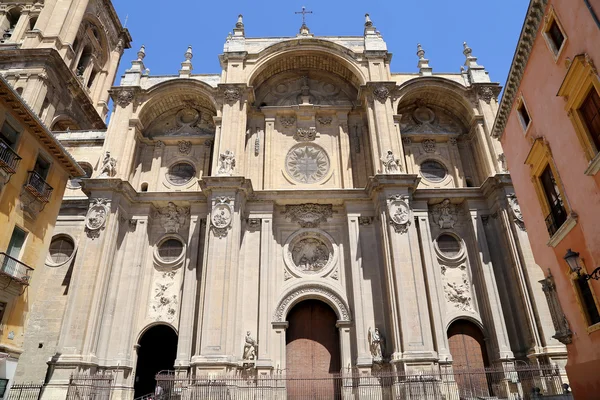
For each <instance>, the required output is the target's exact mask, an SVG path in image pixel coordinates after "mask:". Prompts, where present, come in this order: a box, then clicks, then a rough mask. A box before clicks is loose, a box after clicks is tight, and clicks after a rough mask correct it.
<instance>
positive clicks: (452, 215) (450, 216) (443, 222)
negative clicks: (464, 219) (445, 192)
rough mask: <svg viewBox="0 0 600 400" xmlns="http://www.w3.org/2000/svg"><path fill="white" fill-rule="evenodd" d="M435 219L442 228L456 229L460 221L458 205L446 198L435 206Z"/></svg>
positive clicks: (433, 213) (433, 214) (433, 212)
mask: <svg viewBox="0 0 600 400" xmlns="http://www.w3.org/2000/svg"><path fill="white" fill-rule="evenodd" d="M432 216H433V221H434V222H435V223H436V225H438V226H439V227H440V229H454V225H455V224H456V222H457V221H458V207H457V206H456V205H454V204H452V203H450V200H449V199H444V201H442V202H441V203H439V204H436V205H435V206H433V211H432Z"/></svg>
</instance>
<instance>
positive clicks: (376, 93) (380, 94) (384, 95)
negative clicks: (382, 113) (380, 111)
mask: <svg viewBox="0 0 600 400" xmlns="http://www.w3.org/2000/svg"><path fill="white" fill-rule="evenodd" d="M373 97H375V98H376V99H377V100H378V101H380V102H381V103H385V102H386V100H387V99H388V97H390V89H388V88H387V87H385V86H383V85H381V86H377V87H376V88H374V89H373Z"/></svg>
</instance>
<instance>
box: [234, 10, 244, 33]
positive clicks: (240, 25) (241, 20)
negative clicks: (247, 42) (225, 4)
mask: <svg viewBox="0 0 600 400" xmlns="http://www.w3.org/2000/svg"><path fill="white" fill-rule="evenodd" d="M235 27H236V28H238V29H242V28H243V27H244V16H243V15H242V14H240V15H238V19H237V22H236V23H235Z"/></svg>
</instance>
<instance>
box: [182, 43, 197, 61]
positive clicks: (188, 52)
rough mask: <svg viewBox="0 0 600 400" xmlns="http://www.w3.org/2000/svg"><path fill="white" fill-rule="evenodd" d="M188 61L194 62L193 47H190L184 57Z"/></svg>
mask: <svg viewBox="0 0 600 400" xmlns="http://www.w3.org/2000/svg"><path fill="white" fill-rule="evenodd" d="M183 56H184V57H185V60H186V61H192V58H193V57H194V55H193V54H192V46H188V48H187V50H186V52H185V53H184V55H183Z"/></svg>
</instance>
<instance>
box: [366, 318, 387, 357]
mask: <svg viewBox="0 0 600 400" xmlns="http://www.w3.org/2000/svg"><path fill="white" fill-rule="evenodd" d="M368 339H369V350H370V351H371V356H372V357H373V362H374V363H376V364H381V363H382V362H383V355H384V354H385V337H384V336H383V334H382V333H381V332H380V331H379V328H375V329H374V330H371V327H369V335H368Z"/></svg>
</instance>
